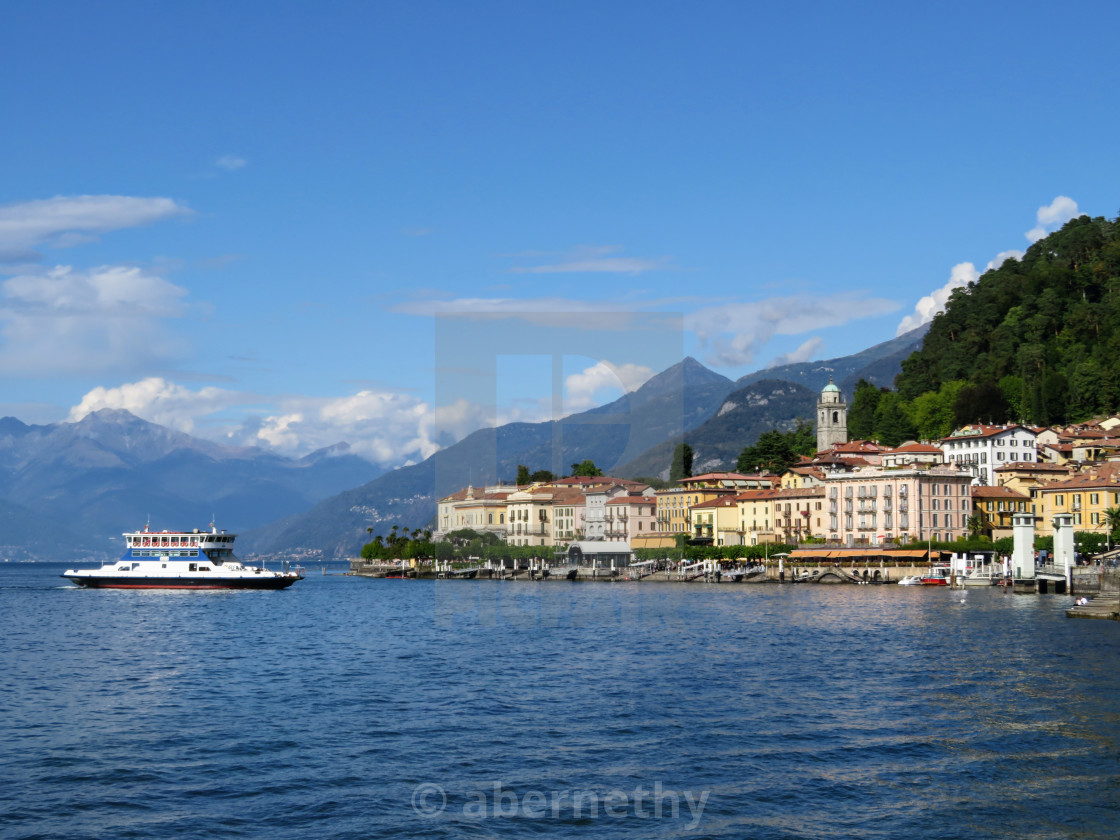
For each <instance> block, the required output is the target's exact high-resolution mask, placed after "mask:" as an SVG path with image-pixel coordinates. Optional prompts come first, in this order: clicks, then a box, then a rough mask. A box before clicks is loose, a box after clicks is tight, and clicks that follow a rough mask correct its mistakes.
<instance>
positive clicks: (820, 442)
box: [817, 376, 848, 452]
mask: <svg viewBox="0 0 1120 840" xmlns="http://www.w3.org/2000/svg"><path fill="white" fill-rule="evenodd" d="M847 442H848V404H847V403H845V402H844V398H843V396H842V395H841V394H840V389H839V388H838V387H837V386H836V385H835V384H834V383H833V381H832V377H831V376H830V377H829V378H828V384H827V385H825V386H824V388H823V389H822V390H821V396H820V399H819V400H817V451H818V452H823V451H824V450H825V449H831V448H832V447H833V446H835V445H836V444H841V443H847Z"/></svg>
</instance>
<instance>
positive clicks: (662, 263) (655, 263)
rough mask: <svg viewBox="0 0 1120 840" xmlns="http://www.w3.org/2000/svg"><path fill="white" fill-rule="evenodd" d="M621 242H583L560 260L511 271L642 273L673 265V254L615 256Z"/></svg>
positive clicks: (514, 268) (515, 267) (541, 272)
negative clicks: (599, 243) (602, 243)
mask: <svg viewBox="0 0 1120 840" xmlns="http://www.w3.org/2000/svg"><path fill="white" fill-rule="evenodd" d="M621 250H622V248H620V247H619V246H617V245H580V246H578V247H576V248H573V249H572V250H571V251H570V252H568V253H566V254H562V255H559V256H560V261H559V262H554V263H549V264H546V265H533V266H514V267H513V268H511V269H510V271H512V272H514V273H515V274H577V273H579V274H583V273H602V272H605V273H614V274H633V275H636V274H641V273H643V272H646V271H655V270H657V269H666V268H671V267H672V265H671V258H670V257H655V258H652V259H651V258H647V257H618V256H611V255H612V254H616V253H618V252H619V251H621Z"/></svg>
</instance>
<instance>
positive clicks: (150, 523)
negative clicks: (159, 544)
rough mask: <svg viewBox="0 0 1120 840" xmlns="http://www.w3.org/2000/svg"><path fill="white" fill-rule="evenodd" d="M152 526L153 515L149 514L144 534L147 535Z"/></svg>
mask: <svg viewBox="0 0 1120 840" xmlns="http://www.w3.org/2000/svg"><path fill="white" fill-rule="evenodd" d="M151 525H152V515H151V514H150V513H149V514H148V521H147V522H145V523H144V533H145V534H146V533H148V528H150V527H151Z"/></svg>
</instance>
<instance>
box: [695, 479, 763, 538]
mask: <svg viewBox="0 0 1120 840" xmlns="http://www.w3.org/2000/svg"><path fill="white" fill-rule="evenodd" d="M747 492H756V491H747ZM738 498H739V496H737V495H735V496H723V497H722V498H719V499H710V500H709V501H706V502H700V503H698V504H695V505H693V506H692V508H691V510H690V513H691V522H692V533H691V534H690V537H691V539H693V540H697V541H700V540H706V541H709V542H710V543H712V544H714V545H743V541H742V538H741V536H740V535H739V533H738V529H739V506H738V504H737V500H738Z"/></svg>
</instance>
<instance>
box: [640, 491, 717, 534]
mask: <svg viewBox="0 0 1120 840" xmlns="http://www.w3.org/2000/svg"><path fill="white" fill-rule="evenodd" d="M734 495H735V491H734V490H731V489H726V488H720V487H699V486H697V487H667V488H666V489H664V490H658V491H657V492H656V493H655V494H654V498H656V499H657V522H656V523H655V525H656V527H657V531H658V533H661V534H690V533H691V531H692V520H691V517H690V514H689V508H691V507H692V506H693V505H698V504H700V503H701V502H710V501H711V500H712V499H720V498H723V497H725V496H734Z"/></svg>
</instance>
